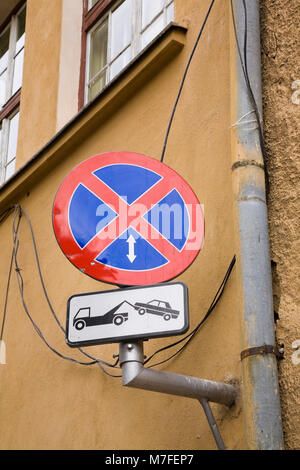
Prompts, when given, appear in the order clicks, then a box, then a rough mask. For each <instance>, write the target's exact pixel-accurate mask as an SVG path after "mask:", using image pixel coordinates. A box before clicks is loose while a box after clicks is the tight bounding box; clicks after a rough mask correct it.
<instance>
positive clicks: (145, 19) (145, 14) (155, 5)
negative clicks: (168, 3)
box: [142, 0, 164, 29]
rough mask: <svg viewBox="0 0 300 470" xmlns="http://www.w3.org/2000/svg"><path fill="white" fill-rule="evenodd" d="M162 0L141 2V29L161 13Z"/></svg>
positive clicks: (143, 0)
mask: <svg viewBox="0 0 300 470" xmlns="http://www.w3.org/2000/svg"><path fill="white" fill-rule="evenodd" d="M163 7H164V0H142V29H144V28H145V26H147V25H148V24H149V23H151V21H152V20H153V18H155V16H157V15H158V14H159V12H160V11H162V9H163Z"/></svg>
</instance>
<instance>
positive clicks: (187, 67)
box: [160, 0, 215, 162]
mask: <svg viewBox="0 0 300 470" xmlns="http://www.w3.org/2000/svg"><path fill="white" fill-rule="evenodd" d="M214 3H215V0H212V2H211V3H210V6H209V8H208V11H207V13H206V15H205V18H204V21H203V23H202V26H201V28H200V32H199V34H198V36H197V39H196V41H195V44H194V46H193V49H192V52H191V55H190V57H189V60H188V62H187V65H186V68H185V71H184V74H183V77H182V80H181V83H180V86H179V91H178V94H177V97H176V100H175V104H174V106H173V110H172V113H171V117H170V120H169V124H168V128H167V132H166V136H165V140H164V144H163V150H162V154H161V157H160V161H161V162H163V160H164V156H165V152H166V147H167V142H168V138H169V134H170V130H171V126H172V123H173V119H174V116H175V112H176V108H177V105H178V102H179V98H180V96H181V93H182V90H183V85H184V82H185V79H186V76H187V73H188V70H189V67H190V65H191V62H192V58H193V56H194V53H195V51H196V49H197V46H198V43H199V41H200V38H201V36H202V33H203V30H204V28H205V25H206V23H207V20H208V17H209V15H210V12H211V10H212V7H213V5H214Z"/></svg>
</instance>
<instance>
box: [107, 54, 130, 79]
mask: <svg viewBox="0 0 300 470" xmlns="http://www.w3.org/2000/svg"><path fill="white" fill-rule="evenodd" d="M130 59H131V47H129V48H128V49H126V51H124V52H123V53H122V54H121V55H120V56H119V57H118V58H117V59H116V60H115V61H114V62H113V63H112V64H111V68H110V78H111V79H112V78H114V77H115V76H116V75H118V73H119V72H121V70H122V69H123V68H124V67H126V65H127V64H128V63H129V62H130Z"/></svg>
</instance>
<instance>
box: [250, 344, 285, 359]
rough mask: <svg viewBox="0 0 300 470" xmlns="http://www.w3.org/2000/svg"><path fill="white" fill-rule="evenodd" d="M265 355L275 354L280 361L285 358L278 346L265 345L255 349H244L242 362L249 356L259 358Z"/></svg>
mask: <svg viewBox="0 0 300 470" xmlns="http://www.w3.org/2000/svg"><path fill="white" fill-rule="evenodd" d="M263 354H274V355H275V356H276V357H277V359H278V360H281V359H283V358H284V356H283V352H281V351H280V350H279V349H278V347H277V346H272V345H270V344H264V345H263V346H256V347H254V348H248V349H244V351H242V352H241V360H243V359H245V358H246V357H249V356H259V355H263Z"/></svg>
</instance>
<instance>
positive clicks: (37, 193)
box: [0, 0, 246, 449]
mask: <svg viewBox="0 0 300 470" xmlns="http://www.w3.org/2000/svg"><path fill="white" fill-rule="evenodd" d="M53 4H54V5H53ZM208 4H209V2H208V1H204V2H198V1H197V0H186V1H184V2H181V1H177V2H176V21H177V22H178V23H180V24H185V25H186V26H187V27H188V32H187V35H186V40H185V45H184V47H183V49H182V51H181V52H180V53H179V54H177V55H174V57H173V59H172V60H168V61H167V62H166V63H165V64H164V66H161V67H160V69H159V71H158V70H156V71H155V73H151V71H150V72H149V71H148V75H145V77H148V78H145V79H144V80H143V82H142V84H140V85H139V86H136V87H135V88H134V89H133V90H132V89H130V83H129V85H127V87H125V88H124V93H123V96H122V101H120V105H119V106H118V108H116V106H115V105H114V106H112V107H111V108H110V107H109V104H108V105H107V109H106V112H105V115H103V113H102V112H98V113H97V112H96V111H97V108H98V107H101V102H103V100H107V101H108V103H109V97H110V93H113V90H112V91H108V92H107V93H106V94H105V96H103V97H102V98H101V99H99V100H97V102H96V103H95V105H93V106H92V107H91V108H90V109H89V110H88V111H87V112H86V113H85V114H84V115H82V116H81V117H80V118H79V119H78V120H77V121H76V123H74V125H73V126H71V128H69V129H68V130H66V131H65V133H64V134H62V136H61V137H60V138H59V139H58V140H57V141H56V142H55V143H54V144H52V146H50V147H49V148H47V149H46V150H45V151H44V152H43V153H42V154H41V156H40V157H39V161H44V163H43V166H40V167H39V166H38V165H39V161H35V162H32V163H31V164H30V165H29V166H28V168H27V169H26V170H24V172H23V173H22V174H20V175H19V176H18V179H17V181H15V182H12V183H10V184H9V185H8V186H7V187H6V188H5V190H4V191H2V199H1V202H0V204H1V205H0V207H1V211H2V210H4V209H5V207H6V205H7V204H8V202H18V203H20V204H21V205H22V206H23V207H24V208H25V210H26V211H27V213H28V214H29V215H30V217H31V221H32V225H33V228H34V232H35V235H36V239H37V244H38V250H39V255H40V259H41V265H42V271H43V274H44V278H45V284H46V286H47V289H48V293H49V296H50V299H51V301H52V303H53V306H54V309H55V311H56V313H57V315H58V317H59V319H60V321H61V322H62V323H63V324H64V323H65V312H66V302H67V299H68V298H69V297H70V296H71V295H73V294H76V293H83V292H91V291H94V290H105V289H109V288H110V286H107V285H105V284H102V283H99V282H97V281H95V280H92V279H90V278H88V277H87V276H85V275H83V274H82V273H80V272H79V271H78V270H77V269H75V268H74V267H73V266H72V265H71V264H70V263H69V262H68V261H67V260H66V258H65V257H64V255H63V254H62V252H61V251H60V249H59V247H58V245H57V242H56V240H55V236H54V234H53V231H52V223H51V215H52V214H51V212H52V203H53V200H54V197H55V194H56V191H57V189H58V187H59V185H60V183H61V181H62V180H63V178H64V177H65V176H66V174H67V173H68V172H69V171H70V170H71V169H72V168H73V167H74V166H76V165H77V164H78V163H80V162H81V161H82V160H85V159H86V158H88V157H89V156H92V155H94V154H97V153H102V152H107V151H111V150H128V151H133V152H140V153H143V154H146V155H149V156H153V157H156V158H159V157H160V154H161V150H162V144H163V139H164V135H165V131H166V128H167V124H168V120H169V117H170V112H171V109H172V106H173V103H174V99H175V97H176V94H177V90H178V86H179V83H180V80H181V77H182V74H183V71H184V68H185V66H186V63H187V60H188V57H189V54H190V52H191V50H192V47H193V44H194V41H195V38H196V35H197V34H198V31H199V25H200V24H201V23H202V21H203V18H204V15H205V13H206V11H207V8H208ZM59 11H61V2H60V1H58V0H57V1H55V2H46V1H44V0H42V1H40V0H38V1H37V0H29V1H28V29H27V36H26V45H27V51H26V56H25V59H26V60H27V63H26V64H25V69H24V84H23V91H22V104H21V106H22V109H21V120H20V142H21V144H20V146H19V153H18V165H19V166H21V165H22V164H24V163H25V161H26V160H28V158H29V157H31V156H32V155H33V154H34V153H35V152H36V151H37V150H38V149H39V148H40V147H41V146H42V145H43V144H44V143H45V142H46V141H47V139H49V138H50V137H52V135H53V130H54V129H55V116H56V109H55V102H56V96H57V86H58V76H57V72H58V66H57V61H58V57H59V50H58V44H59V38H58V37H57V36H58V35H57V34H55V30H57V29H59V25H60V16H59V14H58V13H59ZM47 15H51V16H50V17H51V21H44V20H45V18H46V16H47ZM42 20H43V21H42ZM41 21H42V22H43V25H44V27H43V30H42V31H41V29H40V28H38V27H37V25H38V24H40V23H41ZM229 21H230V16H229V9H228V5H227V4H226V2H216V5H215V7H214V10H213V13H212V15H211V17H210V19H209V21H208V23H207V27H206V30H205V34H204V35H203V38H202V39H201V43H200V44H199V47H198V49H197V53H196V54H195V56H194V59H193V62H192V65H191V68H190V70H189V74H188V77H187V81H186V85H185V87H184V90H183V94H182V97H181V101H180V104H179V106H178V109H177V113H176V116H175V120H174V123H173V127H172V131H171V134H170V138H169V143H168V147H167V152H166V155H165V163H166V164H167V165H169V166H170V167H172V168H174V169H175V170H176V171H177V172H178V173H179V174H180V175H181V176H182V177H183V178H184V179H185V180H186V181H187V182H188V183H189V184H190V186H191V187H192V188H193V190H194V191H195V193H196V194H197V196H198V199H199V200H200V202H201V203H202V204H204V210H205V220H206V235H205V244H204V247H203V249H202V251H201V253H200V255H199V256H198V258H197V259H196V261H195V262H194V263H193V265H192V266H191V267H190V268H189V269H188V270H187V271H186V272H185V273H184V274H182V275H181V276H180V277H179V278H178V280H180V281H184V282H185V283H186V284H187V286H188V288H189V302H190V323H191V329H192V328H194V327H195V326H196V325H197V323H198V322H199V321H200V320H201V319H202V318H203V316H204V314H205V313H206V311H207V309H208V307H209V305H210V303H211V301H212V299H213V297H214V295H215V293H216V291H217V289H218V287H219V285H220V283H221V281H222V279H223V276H224V274H225V272H226V270H227V268H228V265H229V263H230V261H231V259H232V257H233V255H234V254H237V255H238V248H237V244H236V241H235V240H236V230H235V222H236V221H235V216H234V210H233V206H234V201H233V191H232V181H231V165H232V161H231V146H230V131H229V127H230V125H231V122H230V91H229V90H230V51H229ZM41 35H42V37H43V38H44V40H45V43H47V44H48V45H49V44H50V43H51V44H52V40H53V53H52V52H51V54H47V56H46V57H45V56H44V55H43V53H44V49H43V47H42V46H43V44H45V43H43V41H41ZM31 47H32V49H33V51H32V50H30V51H29V49H31ZM40 60H41V62H40ZM45 60H47V61H48V60H49V64H48V63H47V67H46V65H45V62H43V61H45ZM43 64H44V65H43ZM150 68H151V67H150ZM33 70H36V75H35V77H36V79H35V80H32V71H33ZM46 70H47V71H48V72H47V73H46ZM125 82H126V77H125V78H121V79H120V81H119V82H118V83H117V84H115V85H114V87H117V86H119V84H120V83H121V84H122V83H124V86H125ZM48 87H49V89H48ZM114 87H112V88H113V89H114ZM45 88H47V93H46V94H45ZM126 96H127V99H126ZM48 106H49V113H48V114H47V113H45V110H46V108H47V107H48ZM26 172H27V173H28V175H29V173H30V175H31V176H30V177H29V176H28V177H27V179H26V174H27V173H26ZM11 194H12V195H13V196H10V195H11ZM11 222H12V218H11V217H10V218H9V219H7V220H6V221H5V223H2V224H1V225H0V239H1V244H2V255H1V269H0V283H1V286H2V287H1V292H0V305H3V303H4V298H5V286H6V281H7V275H8V269H9V262H10V252H11V247H12V235H11ZM18 256H19V264H20V268H21V269H22V275H23V277H24V295H25V298H26V302H27V304H28V307H29V309H30V313H31V314H32V316H33V318H34V319H35V321H36V322H37V323H38V325H39V327H40V329H41V330H42V331H43V333H44V335H45V337H46V338H47V340H48V341H49V343H50V344H51V345H53V346H54V347H55V348H56V349H58V350H59V351H60V352H62V353H63V354H65V355H68V356H71V357H76V358H78V359H79V358H80V359H82V358H83V356H81V355H80V354H79V353H78V352H77V351H76V350H71V349H69V348H68V347H67V346H66V345H65V340H64V336H63V334H62V332H61V331H60V330H59V328H58V327H57V325H56V323H55V321H54V320H53V319H52V318H51V315H50V312H49V308H48V306H47V304H46V301H45V299H44V297H43V293H42V289H41V286H40V283H39V279H38V275H37V269H36V266H35V263H34V252H33V248H32V245H31V241H30V233H29V230H28V227H27V226H26V222H25V220H24V219H23V220H22V222H21V228H20V249H19V255H18ZM238 296H239V279H238V272H237V270H236V269H234V271H233V273H232V275H231V278H230V281H229V283H228V286H227V288H226V291H225V293H224V296H223V297H222V299H221V301H220V302H219V304H218V306H217V308H216V309H215V311H214V312H213V314H212V316H211V318H210V319H209V320H208V321H207V322H206V324H205V325H204V326H203V327H202V328H201V330H200V331H199V333H198V335H197V337H196V338H195V339H194V340H193V341H192V342H191V344H190V345H189V346H188V348H187V349H186V350H185V351H184V352H183V353H182V354H181V355H180V356H179V357H177V358H176V359H174V360H172V361H171V362H169V363H167V364H166V365H165V366H164V367H162V369H163V370H168V371H172V372H177V373H181V374H186V375H192V376H196V377H201V378H205V379H211V380H216V381H226V382H230V381H234V382H235V383H236V384H237V386H238V387H239V386H240V381H241V366H240V332H239V314H238V300H237V299H238ZM4 340H5V342H6V348H7V364H6V365H1V366H0V390H1V392H0V416H1V420H0V448H1V449H30V448H34V449H215V448H216V446H215V442H214V440H213V437H212V435H211V433H210V430H209V427H208V424H207V421H206V419H205V417H204V414H203V411H202V409H201V407H200V405H199V403H198V402H197V401H195V400H190V399H186V398H179V397H172V396H167V395H160V394H155V393H152V392H146V391H140V390H132V389H125V388H122V385H121V381H120V379H118V378H116V379H112V378H110V377H107V376H105V375H104V374H103V373H102V372H101V371H100V370H99V368H98V367H97V366H92V367H88V366H80V365H75V364H73V363H70V362H67V361H64V360H62V359H61V358H58V357H57V356H55V355H54V354H53V353H52V352H51V351H49V350H48V349H47V348H46V347H45V345H44V344H43V343H42V342H41V340H40V338H39V337H38V335H37V334H36V332H35V331H34V329H33V327H32V325H31V324H30V322H29V321H28V319H27V318H26V316H25V313H24V311H23V309H22V304H21V301H20V296H19V294H18V290H17V284H16V278H15V276H13V280H12V285H11V289H10V295H9V299H8V311H7V321H6V325H5V335H4ZM172 341H173V339H172V338H170V339H161V340H152V341H149V342H147V343H146V344H145V352H146V354H147V355H149V354H150V353H151V352H153V351H155V350H156V349H157V348H158V347H161V346H164V345H166V344H168V343H170V342H172ZM88 351H89V352H91V353H92V354H94V355H98V356H99V357H100V358H102V359H106V360H108V361H111V360H112V354H113V353H117V352H118V348H117V345H107V346H98V347H93V348H89V349H88ZM164 357H167V355H165V356H163V355H162V356H160V358H159V359H163V358H164ZM83 359H84V358H83ZM118 372H119V371H118ZM212 408H213V411H214V413H215V417H216V420H217V423H218V425H219V428H220V431H221V434H222V436H223V438H224V441H225V443H226V445H227V446H228V448H230V449H243V448H245V447H246V443H245V426H244V416H243V410H242V405H241V399H240V396H239V398H238V400H237V403H236V405H234V407H233V408H231V409H230V410H228V409H227V408H226V407H223V406H221V405H212Z"/></svg>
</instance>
